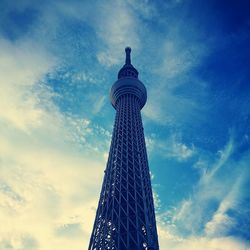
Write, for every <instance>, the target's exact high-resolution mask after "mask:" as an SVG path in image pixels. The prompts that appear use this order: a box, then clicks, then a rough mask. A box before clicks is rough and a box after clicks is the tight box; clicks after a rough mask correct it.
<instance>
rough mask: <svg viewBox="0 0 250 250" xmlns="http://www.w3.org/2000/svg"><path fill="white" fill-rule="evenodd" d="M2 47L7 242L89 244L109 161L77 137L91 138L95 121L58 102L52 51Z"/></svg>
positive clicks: (0, 113)
mask: <svg viewBox="0 0 250 250" xmlns="http://www.w3.org/2000/svg"><path fill="white" fill-rule="evenodd" d="M0 52H1V58H0V77H1V78H0V84H1V93H0V97H1V98H0V130H1V134H0V155H1V157H0V169H1V176H0V201H1V202H0V203H1V207H0V220H1V225H4V226H2V227H0V248H1V249H15V250H16V249H25V250H26V249H37V248H39V249H46V250H47V249H53V250H55V249H60V250H61V249H71V248H74V249H80V248H82V247H85V248H87V245H88V241H89V236H90V235H89V234H90V231H91V228H92V225H93V220H94V215H95V210H94V209H93V207H96V205H97V200H98V194H99V190H100V186H99V185H100V184H101V181H102V180H101V179H102V175H103V169H104V167H105V162H104V160H103V159H102V154H103V152H101V153H100V152H98V154H99V153H100V157H99V158H98V156H96V155H97V153H96V152H95V154H94V153H93V154H92V155H91V154H90V155H88V152H92V151H91V150H93V149H91V148H88V149H87V150H85V151H84V153H83V152H79V150H78V143H79V141H75V140H74V136H73V135H74V134H81V136H82V140H84V137H85V136H86V135H88V134H89V133H92V130H91V127H90V125H91V123H90V121H89V120H87V119H76V118H74V117H68V119H67V117H66V116H65V115H64V114H62V113H60V112H59V110H58V108H57V107H56V106H55V105H54V104H53V101H52V97H53V95H54V94H53V92H52V91H51V89H49V88H47V87H46V85H44V84H43V83H42V81H44V76H45V75H46V73H48V72H49V71H51V70H53V67H54V66H55V63H56V61H55V60H54V58H53V57H52V56H51V55H50V54H49V53H48V52H47V51H46V50H44V49H43V48H41V47H40V46H39V45H34V43H33V42H30V41H29V40H22V41H17V42H15V43H11V42H9V41H6V40H3V39H2V40H1V41H0ZM72 137H73V138H72ZM87 151H88V152H87ZM87 155H88V156H87ZM94 156H96V158H95V157H94ZM98 159H100V160H98ZM63 225H65V227H67V228H70V230H64V231H63V232H62V230H60V229H62V227H63ZM72 225H77V226H75V227H74V226H72ZM58 230H59V232H61V234H60V233H59V234H58Z"/></svg>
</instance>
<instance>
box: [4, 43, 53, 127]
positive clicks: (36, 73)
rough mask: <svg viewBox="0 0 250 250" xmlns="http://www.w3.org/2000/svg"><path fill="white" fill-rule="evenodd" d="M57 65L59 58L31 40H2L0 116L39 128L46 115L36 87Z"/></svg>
mask: <svg viewBox="0 0 250 250" xmlns="http://www.w3.org/2000/svg"><path fill="white" fill-rule="evenodd" d="M54 65H55V58H53V57H52V56H51V55H49V54H48V53H47V52H46V51H45V50H44V49H43V48H41V47H39V46H38V45H36V44H35V43H33V42H30V41H20V42H16V43H12V42H9V41H7V40H4V39H1V40H0V85H1V92H0V115H1V119H4V120H5V121H6V122H10V123H11V124H12V125H14V126H16V127H18V128H21V129H24V130H25V129H27V126H37V125H39V123H40V120H41V119H42V117H43V116H44V115H45V114H44V112H43V110H42V109H40V108H39V104H40V103H39V98H38V96H36V95H35V94H34V93H33V94H31V92H32V88H33V87H34V85H35V84H37V83H38V82H37V81H38V80H41V79H42V78H43V76H44V74H46V73H47V72H48V70H49V69H51V68H52V67H53V66H54Z"/></svg>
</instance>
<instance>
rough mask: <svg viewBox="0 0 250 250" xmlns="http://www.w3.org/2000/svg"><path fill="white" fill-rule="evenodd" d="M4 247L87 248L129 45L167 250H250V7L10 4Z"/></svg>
mask: <svg viewBox="0 0 250 250" xmlns="http://www.w3.org/2000/svg"><path fill="white" fill-rule="evenodd" d="M0 9H1V15H0V89H1V91H0V221H1V224H0V250H11V249H15V250H38V249H41V250H66V249H67V250H68V249H74V250H77V249H79V250H80V249H87V247H88V243H89V238H90V233H91V230H92V226H93V222H94V217H95V211H96V207H97V202H98V199H99V193H100V189H101V184H102V179H103V174H104V173H103V171H104V169H105V164H106V160H107V156H108V151H109V146H110V140H111V135H112V128H113V122H114V117H115V110H114V109H113V108H112V106H111V104H110V100H109V90H110V88H111V86H112V84H113V83H114V82H115V81H116V79H117V73H118V71H119V69H120V68H121V67H122V65H123V64H124V56H125V55H124V48H125V47H126V46H130V47H131V48H132V63H133V65H134V66H135V67H136V68H137V70H138V71H139V79H140V80H141V81H142V82H143V83H144V84H145V86H146V88H147V91H148V101H147V104H146V106H145V107H144V108H143V110H142V118H143V123H144V132H145V138H146V143H147V150H148V157H149V166H150V171H151V177H152V188H153V193H154V203H155V210H156V217H157V228H158V235H159V243H160V248H161V249H162V250H165V249H166V250H167V249H168V250H196V249H197V250H198V249H199V250H201V249H204V250H215V249H217V250H248V249H250V233H249V232H250V193H249V189H250V166H249V165H250V138H249V137H250V108H249V107H250V85H249V79H250V70H249V65H250V4H249V1H248V0H245V1H244V0H237V1H232V0H227V1H225V0H220V1H216V0H209V1H205V0H204V1H198V0H165V1H163V0H161V1H159V0H158V1H150V0H123V1H121V0H113V1H108V0H107V1H104V0H102V1H101V0H96V1H87V0H86V1H80V0H79V1H78V0H72V1H66V0H60V1H59V0H58V1H48V0H43V1H39V0H37V1H32V0H16V1H14V0H8V1H7V0H0Z"/></svg>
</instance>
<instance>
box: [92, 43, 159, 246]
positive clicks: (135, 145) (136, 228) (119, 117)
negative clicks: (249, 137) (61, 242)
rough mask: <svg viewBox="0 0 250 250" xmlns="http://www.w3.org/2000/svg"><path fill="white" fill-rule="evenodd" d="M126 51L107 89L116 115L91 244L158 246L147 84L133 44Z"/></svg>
mask: <svg viewBox="0 0 250 250" xmlns="http://www.w3.org/2000/svg"><path fill="white" fill-rule="evenodd" d="M125 52H126V59H125V64H124V66H123V67H122V68H121V69H120V71H119V73H118V80H117V81H116V82H115V83H114V84H113V86H112V88H111V91H110V100H111V104H112V105H113V107H114V108H115V110H116V117H115V123H114V128H113V134H112V141H111V146H110V151H109V157H108V162H107V165H106V170H105V171H104V173H105V175H104V179H103V184H102V189H101V194H100V200H99V204H98V208H97V211H96V217H95V222H94V226H93V231H92V234H91V238H90V243H89V248H88V249H89V250H106V249H112V250H126V249H128V250H140V249H142V250H158V249H159V245H158V236H157V229H156V220H155V211H154V203H153V195H152V187H151V181H150V174H149V167H148V159H147V151H146V144H145V138H144V132H143V125H142V119H141V109H142V108H143V106H144V105H145V103H146V101H147V90H146V88H145V86H144V84H143V83H142V82H141V81H139V79H138V74H139V73H138V71H137V70H136V69H135V68H134V67H133V65H132V64H131V57H130V54H131V48H129V47H127V48H126V49H125Z"/></svg>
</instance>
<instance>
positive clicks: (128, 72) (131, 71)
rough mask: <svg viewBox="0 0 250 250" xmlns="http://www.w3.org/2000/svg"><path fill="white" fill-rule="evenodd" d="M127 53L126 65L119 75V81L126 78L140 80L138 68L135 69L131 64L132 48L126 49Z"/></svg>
mask: <svg viewBox="0 0 250 250" xmlns="http://www.w3.org/2000/svg"><path fill="white" fill-rule="evenodd" d="M125 52H126V58H125V64H124V65H123V67H122V68H121V69H120V71H119V73H118V79H120V78H125V77H132V78H138V74H139V73H138V71H137V70H136V68H134V66H133V65H132V64H131V56H130V54H131V48H130V47H126V48H125Z"/></svg>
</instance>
